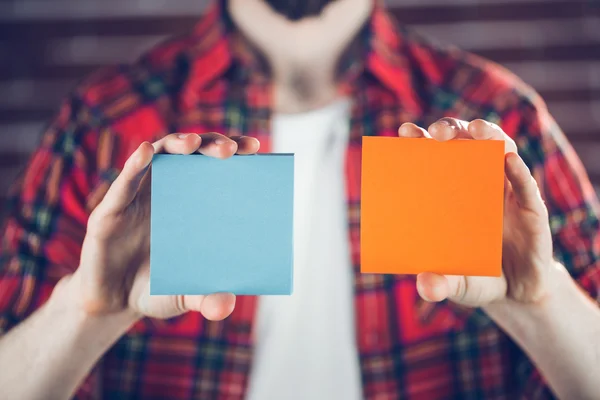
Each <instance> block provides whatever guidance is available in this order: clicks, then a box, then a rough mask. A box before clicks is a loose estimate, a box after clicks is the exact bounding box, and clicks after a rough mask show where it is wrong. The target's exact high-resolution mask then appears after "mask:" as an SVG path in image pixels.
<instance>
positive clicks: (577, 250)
mask: <svg viewBox="0 0 600 400" xmlns="http://www.w3.org/2000/svg"><path fill="white" fill-rule="evenodd" d="M503 120H504V123H503V124H504V125H506V128H505V131H506V132H507V133H509V135H510V134H511V133H510V132H511V131H512V132H513V134H514V135H513V136H514V137H515V140H516V142H517V146H518V148H519V153H520V155H521V157H522V158H523V160H524V161H525V163H526V164H527V165H528V167H529V169H530V170H531V171H532V174H533V176H534V178H535V179H536V181H537V183H538V185H539V187H540V190H541V192H542V197H543V198H544V201H545V203H546V206H547V208H548V211H549V222H550V227H551V231H552V236H553V245H554V256H555V259H556V260H558V261H560V262H561V263H562V264H563V265H564V266H565V267H566V268H567V270H568V271H569V273H570V274H571V276H572V277H573V278H574V279H575V280H576V281H577V282H578V284H579V285H580V286H581V288H583V289H584V290H585V291H586V292H587V293H588V294H589V295H590V297H591V298H592V299H594V300H595V301H596V302H600V223H599V210H600V208H599V204H598V199H597V196H596V194H595V192H594V189H593V187H592V185H591V183H590V181H589V178H588V176H587V174H586V172H585V170H584V168H583V165H582V163H581V161H580V159H579V158H578V156H577V154H576V153H575V151H574V149H573V147H572V146H571V144H570V143H569V142H568V140H567V139H566V137H565V135H564V134H563V132H562V131H561V129H560V128H559V126H558V125H557V124H556V122H555V121H554V119H553V118H552V117H551V115H550V114H549V112H548V110H547V108H546V106H545V104H544V103H543V102H542V101H541V99H539V97H537V96H536V97H535V98H533V100H528V101H523V103H522V104H521V105H520V106H519V107H518V109H516V110H514V111H513V112H511V113H508V114H506V115H505V118H503ZM516 370H517V371H519V372H518V374H519V375H520V376H519V378H520V382H519V386H520V396H521V398H524V399H548V398H554V397H553V395H552V393H551V391H550V389H549V387H548V385H547V383H546V382H545V381H544V378H543V377H542V376H541V374H540V373H539V371H538V370H536V369H535V367H534V366H533V364H532V363H531V361H529V360H528V359H527V358H526V357H525V356H523V357H522V359H521V360H520V362H519V365H518V366H517V368H516Z"/></svg>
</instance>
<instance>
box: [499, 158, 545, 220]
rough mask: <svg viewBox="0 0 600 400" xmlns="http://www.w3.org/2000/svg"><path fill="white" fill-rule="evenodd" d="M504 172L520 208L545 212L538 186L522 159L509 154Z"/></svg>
mask: <svg viewBox="0 0 600 400" xmlns="http://www.w3.org/2000/svg"><path fill="white" fill-rule="evenodd" d="M504 170H505V173H506V177H507V178H508V181H509V182H510V185H511V187H512V193H513V195H514V196H515V199H516V200H517V203H519V206H520V207H522V208H524V209H527V210H532V211H536V212H540V211H543V210H544V209H545V206H544V201H543V200H542V195H541V194H540V190H539V188H538V185H537V183H536V181H535V179H533V176H532V175H531V173H530V172H529V168H527V165H525V162H523V160H522V159H521V157H519V156H518V155H517V154H515V153H508V154H507V155H506V160H505V168H504Z"/></svg>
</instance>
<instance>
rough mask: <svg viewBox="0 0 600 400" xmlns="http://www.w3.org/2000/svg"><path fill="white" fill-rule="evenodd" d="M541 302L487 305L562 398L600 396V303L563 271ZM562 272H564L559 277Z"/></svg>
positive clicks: (490, 312)
mask: <svg viewBox="0 0 600 400" xmlns="http://www.w3.org/2000/svg"><path fill="white" fill-rule="evenodd" d="M557 274H561V275H560V278H559V279H557V284H556V287H555V291H554V292H553V293H552V295H550V296H549V297H548V298H547V299H545V300H544V301H543V302H541V303H539V304H519V303H516V302H513V301H510V300H507V301H505V302H502V303H499V304H494V305H491V306H487V307H485V311H486V312H487V313H488V315H489V316H490V317H491V318H492V319H493V320H495V321H496V323H497V324H498V325H499V326H500V327H501V328H503V329H504V330H505V331H506V332H507V333H508V334H509V335H510V336H511V337H512V338H513V340H514V341H515V342H516V343H517V344H519V345H520V346H521V348H522V349H523V350H524V351H525V352H526V353H527V354H528V355H529V357H530V358H531V360H532V361H533V362H534V363H535V365H536V366H537V367H538V369H539V370H540V372H541V373H542V375H543V376H544V378H545V379H546V380H547V382H548V383H549V384H550V387H551V388H552V390H553V391H554V393H555V394H556V395H557V396H558V397H559V398H561V399H600V386H598V379H599V377H600V340H599V338H600V308H599V307H598V304H597V303H596V302H594V300H592V299H591V298H589V296H587V295H586V294H585V293H583V291H582V290H581V289H580V288H579V287H578V286H577V284H576V283H575V282H574V281H573V280H572V279H571V278H570V276H568V274H567V272H566V271H562V270H558V272H557ZM562 274H564V276H562Z"/></svg>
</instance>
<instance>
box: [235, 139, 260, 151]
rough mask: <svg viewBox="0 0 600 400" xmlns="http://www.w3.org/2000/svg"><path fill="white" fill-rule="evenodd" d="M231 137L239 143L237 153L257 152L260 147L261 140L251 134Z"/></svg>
mask: <svg viewBox="0 0 600 400" xmlns="http://www.w3.org/2000/svg"><path fill="white" fill-rule="evenodd" d="M230 139H231V140H233V141H235V142H236V143H237V146H238V147H237V153H236V154H255V153H257V152H258V149H260V142H259V141H258V139H256V138H253V137H250V136H231V137H230Z"/></svg>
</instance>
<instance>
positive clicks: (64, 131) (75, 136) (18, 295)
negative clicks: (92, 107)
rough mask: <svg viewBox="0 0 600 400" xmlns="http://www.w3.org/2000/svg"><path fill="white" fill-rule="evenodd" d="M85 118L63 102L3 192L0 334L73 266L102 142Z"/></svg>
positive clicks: (76, 104)
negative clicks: (5, 202)
mask: <svg viewBox="0 0 600 400" xmlns="http://www.w3.org/2000/svg"><path fill="white" fill-rule="evenodd" d="M92 121H93V115H92V113H91V112H89V110H88V109H86V107H85V106H84V105H83V104H82V103H81V102H80V101H78V100H76V99H72V100H70V101H68V102H66V103H65V104H64V105H63V106H62V107H61V109H60V112H59V114H58V116H57V117H56V119H55V120H54V122H53V123H52V124H51V125H50V126H49V127H48V129H47V130H46V131H45V133H44V134H43V136H42V139H41V142H40V145H39V147H38V148H37V150H36V151H35V152H34V154H33V155H32V157H31V159H30V161H29V164H28V166H27V167H26V169H25V170H24V172H23V173H22V175H21V177H20V178H19V179H18V180H17V182H16V183H15V184H14V185H13V187H12V189H11V193H10V194H9V214H8V217H7V220H6V221H5V225H4V228H3V232H2V236H1V240H2V244H1V247H0V336H1V335H2V334H4V333H6V332H8V331H9V330H10V329H11V328H12V327H14V326H15V325H17V324H18V323H20V322H21V321H23V320H24V319H25V318H27V317H28V316H29V315H30V314H31V313H32V312H33V311H35V310H36V309H37V308H38V307H40V306H41V305H42V304H43V303H44V302H45V301H46V300H47V299H48V297H49V295H50V294H51V292H52V290H53V288H54V286H55V284H56V283H57V282H58V281H59V280H60V279H61V278H62V277H64V276H65V275H67V274H70V273H72V272H73V271H74V270H75V269H76V268H77V266H78V265H79V257H80V252H81V245H82V242H83V238H84V235H85V229H86V224H87V218H88V216H89V212H90V206H91V204H90V201H89V200H90V198H91V197H93V196H92V195H93V194H94V193H95V192H97V191H98V187H99V186H101V179H99V175H98V173H97V171H98V162H99V157H100V155H99V154H101V152H99V151H98V150H96V149H97V146H98V145H99V144H100V145H102V143H98V142H99V135H98V134H97V132H96V130H94V129H92V127H91V125H92V123H91V122H92ZM104 147H106V146H104ZM97 379H98V375H97V373H92V374H91V375H90V377H89V378H88V379H87V380H86V382H85V383H84V384H83V385H82V387H81V390H80V391H79V392H78V395H77V397H78V398H93V397H95V396H94V395H93V394H94V393H95V392H96V391H97V390H98V388H97Z"/></svg>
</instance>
